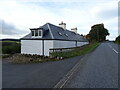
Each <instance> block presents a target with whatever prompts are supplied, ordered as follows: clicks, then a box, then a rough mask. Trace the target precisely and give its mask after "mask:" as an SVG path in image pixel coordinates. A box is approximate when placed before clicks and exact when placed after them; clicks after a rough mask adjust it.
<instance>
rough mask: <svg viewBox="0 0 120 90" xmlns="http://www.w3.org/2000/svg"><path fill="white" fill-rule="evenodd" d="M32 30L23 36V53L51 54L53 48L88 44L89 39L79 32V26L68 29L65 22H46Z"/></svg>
mask: <svg viewBox="0 0 120 90" xmlns="http://www.w3.org/2000/svg"><path fill="white" fill-rule="evenodd" d="M30 30H31V32H30V33H29V34H28V35H26V36H24V37H23V38H21V53H22V54H38V55H45V56H49V52H50V49H51V48H71V47H78V46H82V45H85V44H88V41H87V40H86V39H84V38H83V37H82V36H80V35H79V34H78V33H77V28H72V29H71V31H70V30H67V29H66V24H65V23H63V22H62V23H60V24H59V26H56V25H53V24H50V23H46V24H45V25H43V26H41V27H39V28H31V29H30Z"/></svg>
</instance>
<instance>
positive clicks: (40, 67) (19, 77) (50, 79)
mask: <svg viewBox="0 0 120 90" xmlns="http://www.w3.org/2000/svg"><path fill="white" fill-rule="evenodd" d="M82 57H83V56H77V57H74V58H70V59H66V60H61V61H54V62H46V63H38V64H12V63H10V62H8V60H3V62H2V88H53V87H54V86H55V85H56V84H57V82H59V81H60V80H61V79H62V78H63V77H64V76H65V75H66V74H67V72H68V71H70V70H71V68H73V66H75V65H76V63H77V62H78V61H80V60H81V58H82Z"/></svg>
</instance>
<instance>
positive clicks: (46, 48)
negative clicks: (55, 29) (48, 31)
mask: <svg viewBox="0 0 120 90" xmlns="http://www.w3.org/2000/svg"><path fill="white" fill-rule="evenodd" d="M50 48H53V40H44V55H46V56H49V49H50Z"/></svg>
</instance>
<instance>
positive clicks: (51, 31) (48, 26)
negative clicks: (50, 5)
mask: <svg viewBox="0 0 120 90" xmlns="http://www.w3.org/2000/svg"><path fill="white" fill-rule="evenodd" d="M46 24H47V26H48V29H49V31H50V34H51V37H52V39H54V37H53V34H52V31H51V28H50V25H49V23H46Z"/></svg>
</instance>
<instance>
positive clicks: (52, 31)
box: [21, 23, 87, 41]
mask: <svg viewBox="0 0 120 90" xmlns="http://www.w3.org/2000/svg"><path fill="white" fill-rule="evenodd" d="M40 28H43V30H46V31H45V32H44V35H43V37H42V38H33V37H32V34H31V33H29V34H28V35H26V36H24V37H23V38H21V40H22V39H59V40H76V41H87V40H86V39H84V38H83V37H82V36H81V35H79V34H78V33H75V32H72V31H70V30H67V29H66V30H64V29H63V28H61V27H59V26H56V25H53V24H50V23H46V24H44V25H43V26H41V27H40Z"/></svg>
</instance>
